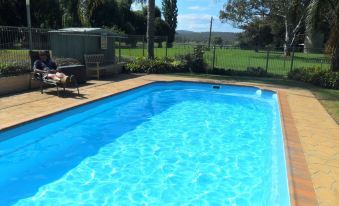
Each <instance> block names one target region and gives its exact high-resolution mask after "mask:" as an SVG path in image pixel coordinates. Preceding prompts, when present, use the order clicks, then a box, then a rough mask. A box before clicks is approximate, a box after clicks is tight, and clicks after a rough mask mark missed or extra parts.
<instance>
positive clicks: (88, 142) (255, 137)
mask: <svg viewBox="0 0 339 206" xmlns="http://www.w3.org/2000/svg"><path fill="white" fill-rule="evenodd" d="M146 203H148V204H149V205H164V204H170V205H270V206H271V205H283V206H285V205H289V193H288V183H287V175H286V166H285V155H284V145H283V135H282V131H281V123H280V113H279V106H278V100H277V95H276V94H275V93H274V92H270V91H263V90H260V89H258V88H254V87H238V86H226V85H221V86H220V88H219V89H218V88H214V87H213V85H211V84H199V83H186V82H174V83H154V84H150V85H147V86H143V87H140V88H137V89H134V90H131V91H128V92H125V93H122V94H119V95H115V96H112V97H109V98H106V99H103V100H99V101H96V102H94V103H90V104H87V105H84V106H81V107H77V108H75V109H71V110H68V111H65V112H62V113H59V114H56V115H52V116H49V117H46V118H43V119H40V120H36V121H33V122H31V123H28V124H25V125H23V126H19V127H16V128H14V129H11V130H7V131H4V132H1V133H0V205H1V206H3V205H30V206H31V205H78V204H83V205H140V204H146Z"/></svg>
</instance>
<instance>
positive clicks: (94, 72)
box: [84, 54, 106, 80]
mask: <svg viewBox="0 0 339 206" xmlns="http://www.w3.org/2000/svg"><path fill="white" fill-rule="evenodd" d="M84 58H85V65H86V69H87V76H89V77H91V76H95V77H96V78H97V79H98V80H99V79H100V75H101V74H102V73H104V72H105V71H106V69H105V68H104V67H102V65H103V63H104V55H103V54H85V55H84Z"/></svg>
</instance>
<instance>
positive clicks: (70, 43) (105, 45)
mask: <svg viewBox="0 0 339 206" xmlns="http://www.w3.org/2000/svg"><path fill="white" fill-rule="evenodd" d="M50 42H51V50H52V54H53V56H56V57H63V58H74V59H77V60H79V61H80V62H82V63H84V55H85V54H104V61H105V62H107V63H115V48H114V34H113V33H111V32H109V31H107V30H105V29H101V28H64V29H59V30H54V31H50Z"/></svg>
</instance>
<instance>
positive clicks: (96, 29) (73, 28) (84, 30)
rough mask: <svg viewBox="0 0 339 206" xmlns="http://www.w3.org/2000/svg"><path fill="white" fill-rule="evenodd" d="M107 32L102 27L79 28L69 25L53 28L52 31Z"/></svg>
mask: <svg viewBox="0 0 339 206" xmlns="http://www.w3.org/2000/svg"><path fill="white" fill-rule="evenodd" d="M103 31H104V32H109V31H107V30H105V29H102V28H82V27H81V28H80V27H70V28H63V29H58V30H54V31H52V32H86V33H99V32H103Z"/></svg>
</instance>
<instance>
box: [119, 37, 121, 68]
mask: <svg viewBox="0 0 339 206" xmlns="http://www.w3.org/2000/svg"><path fill="white" fill-rule="evenodd" d="M120 62H121V38H119V63H120Z"/></svg>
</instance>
